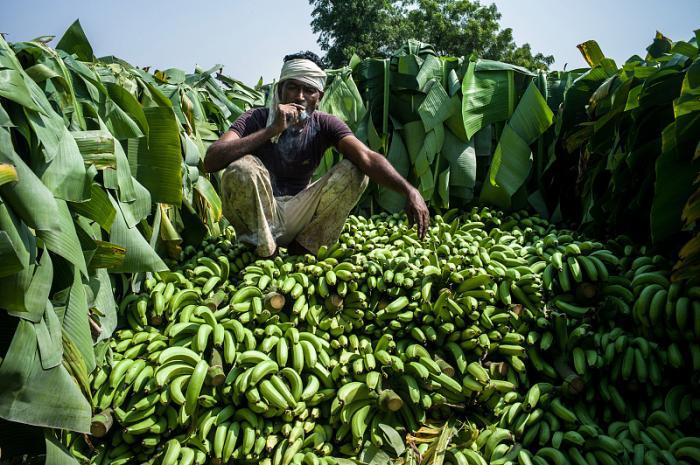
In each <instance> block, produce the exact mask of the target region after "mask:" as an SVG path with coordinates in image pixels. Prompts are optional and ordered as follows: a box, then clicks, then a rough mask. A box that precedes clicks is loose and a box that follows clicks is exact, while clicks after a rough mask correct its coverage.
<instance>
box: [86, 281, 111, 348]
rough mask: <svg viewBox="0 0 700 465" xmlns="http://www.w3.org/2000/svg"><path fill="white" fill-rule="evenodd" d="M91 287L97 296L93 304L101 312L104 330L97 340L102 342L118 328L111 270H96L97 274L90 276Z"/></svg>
mask: <svg viewBox="0 0 700 465" xmlns="http://www.w3.org/2000/svg"><path fill="white" fill-rule="evenodd" d="M90 287H91V288H92V293H93V295H94V296H95V301H94V302H93V305H94V307H95V308H96V309H97V310H98V311H99V312H100V328H101V329H102V331H101V332H100V334H99V335H98V336H97V340H96V341H95V342H100V341H103V340H107V339H109V338H110V337H111V336H112V333H113V332H114V330H115V329H117V303H116V302H115V300H114V291H113V289H112V281H111V279H110V278H109V272H108V271H107V270H106V269H104V268H101V269H98V270H96V271H95V274H93V275H91V276H90Z"/></svg>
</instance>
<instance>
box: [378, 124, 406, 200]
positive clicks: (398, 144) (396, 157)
mask: <svg viewBox="0 0 700 465" xmlns="http://www.w3.org/2000/svg"><path fill="white" fill-rule="evenodd" d="M387 159H388V160H389V163H391V165H392V166H393V167H394V168H395V169H396V171H398V173H399V174H400V175H401V176H403V177H404V178H406V177H408V175H409V172H410V170H411V164H410V162H411V161H410V158H409V156H408V151H407V150H406V146H405V145H404V143H403V140H402V139H401V135H400V134H399V133H398V132H397V131H394V134H393V136H392V138H391V146H390V147H389V154H388V155H387ZM377 203H378V204H379V205H380V206H381V207H382V208H383V209H384V210H386V211H388V212H392V213H394V212H398V211H401V210H403V209H404V207H405V206H406V198H405V197H404V196H403V195H401V194H400V193H398V192H395V191H393V190H391V189H389V188H388V187H384V186H381V185H380V186H379V188H378V192H377Z"/></svg>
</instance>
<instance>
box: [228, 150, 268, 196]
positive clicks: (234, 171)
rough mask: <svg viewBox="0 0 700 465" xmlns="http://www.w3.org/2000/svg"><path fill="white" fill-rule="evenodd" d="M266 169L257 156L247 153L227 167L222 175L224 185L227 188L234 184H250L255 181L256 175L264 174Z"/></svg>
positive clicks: (239, 185)
mask: <svg viewBox="0 0 700 465" xmlns="http://www.w3.org/2000/svg"><path fill="white" fill-rule="evenodd" d="M266 171H267V170H266V169H265V166H264V165H263V164H262V162H261V161H260V160H259V159H258V158H257V157H255V156H254V155H245V156H243V157H241V158H239V159H238V160H236V161H234V162H231V164H229V165H228V166H227V167H226V170H225V171H224V174H223V176H222V184H223V186H222V187H223V189H224V190H227V189H230V188H233V187H234V186H238V187H241V186H249V185H251V184H252V183H254V182H255V179H256V177H259V176H263V175H264V174H265V172H266Z"/></svg>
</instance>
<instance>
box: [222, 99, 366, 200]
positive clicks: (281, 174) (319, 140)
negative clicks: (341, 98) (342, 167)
mask: <svg viewBox="0 0 700 465" xmlns="http://www.w3.org/2000/svg"><path fill="white" fill-rule="evenodd" d="M268 112H269V110H268V109H267V108H254V109H252V110H248V111H246V112H245V113H243V114H242V115H241V116H240V117H239V118H238V119H237V120H236V121H235V122H234V123H233V125H231V130H232V131H233V132H235V133H236V134H238V135H239V136H240V137H245V136H248V135H250V134H253V133H254V132H256V131H259V130H260V129H262V128H264V127H265V126H266V125H267V115H268ZM351 134H352V131H351V130H350V128H349V127H348V125H347V124H345V123H344V122H343V121H342V120H341V119H340V118H338V117H337V116H333V115H329V114H328V113H323V112H320V111H314V112H313V113H312V114H311V117H310V118H309V119H308V120H307V121H306V122H305V124H304V127H303V129H302V130H301V131H298V130H295V129H294V128H290V129H288V130H286V131H285V132H283V133H282V134H281V135H280V138H279V140H278V141H277V144H273V143H272V142H270V141H267V142H265V143H264V144H263V145H261V146H260V147H259V148H258V149H257V150H255V151H254V152H253V155H255V156H256V157H258V158H259V159H260V160H261V161H262V162H263V164H264V165H265V168H267V170H268V171H269V172H270V177H271V181H272V190H273V193H274V195H275V196H282V195H295V194H297V193H298V192H300V191H302V190H303V189H304V188H306V186H308V185H309V181H310V180H311V176H312V175H313V173H314V171H315V170H316V167H317V166H318V164H319V163H320V162H321V158H322V157H323V154H324V152H325V151H326V149H328V148H329V147H331V146H335V147H337V145H338V142H339V141H340V139H342V138H343V137H345V136H348V135H351Z"/></svg>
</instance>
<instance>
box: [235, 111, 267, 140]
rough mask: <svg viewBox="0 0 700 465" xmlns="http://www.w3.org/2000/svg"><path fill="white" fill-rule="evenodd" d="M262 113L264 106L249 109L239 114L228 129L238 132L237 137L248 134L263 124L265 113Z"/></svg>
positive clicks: (265, 119) (260, 127)
mask: <svg viewBox="0 0 700 465" xmlns="http://www.w3.org/2000/svg"><path fill="white" fill-rule="evenodd" d="M264 113H265V109H264V108H253V109H250V110H248V111H246V112H245V113H243V114H242V115H241V116H239V117H238V119H237V120H236V121H234V122H233V124H232V125H231V127H230V128H229V130H231V131H233V132H235V133H236V134H238V136H239V137H245V136H249V135H250V134H253V133H254V132H256V131H258V130H260V129H262V128H263V127H264V126H265V123H266V122H267V115H266V114H264Z"/></svg>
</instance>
